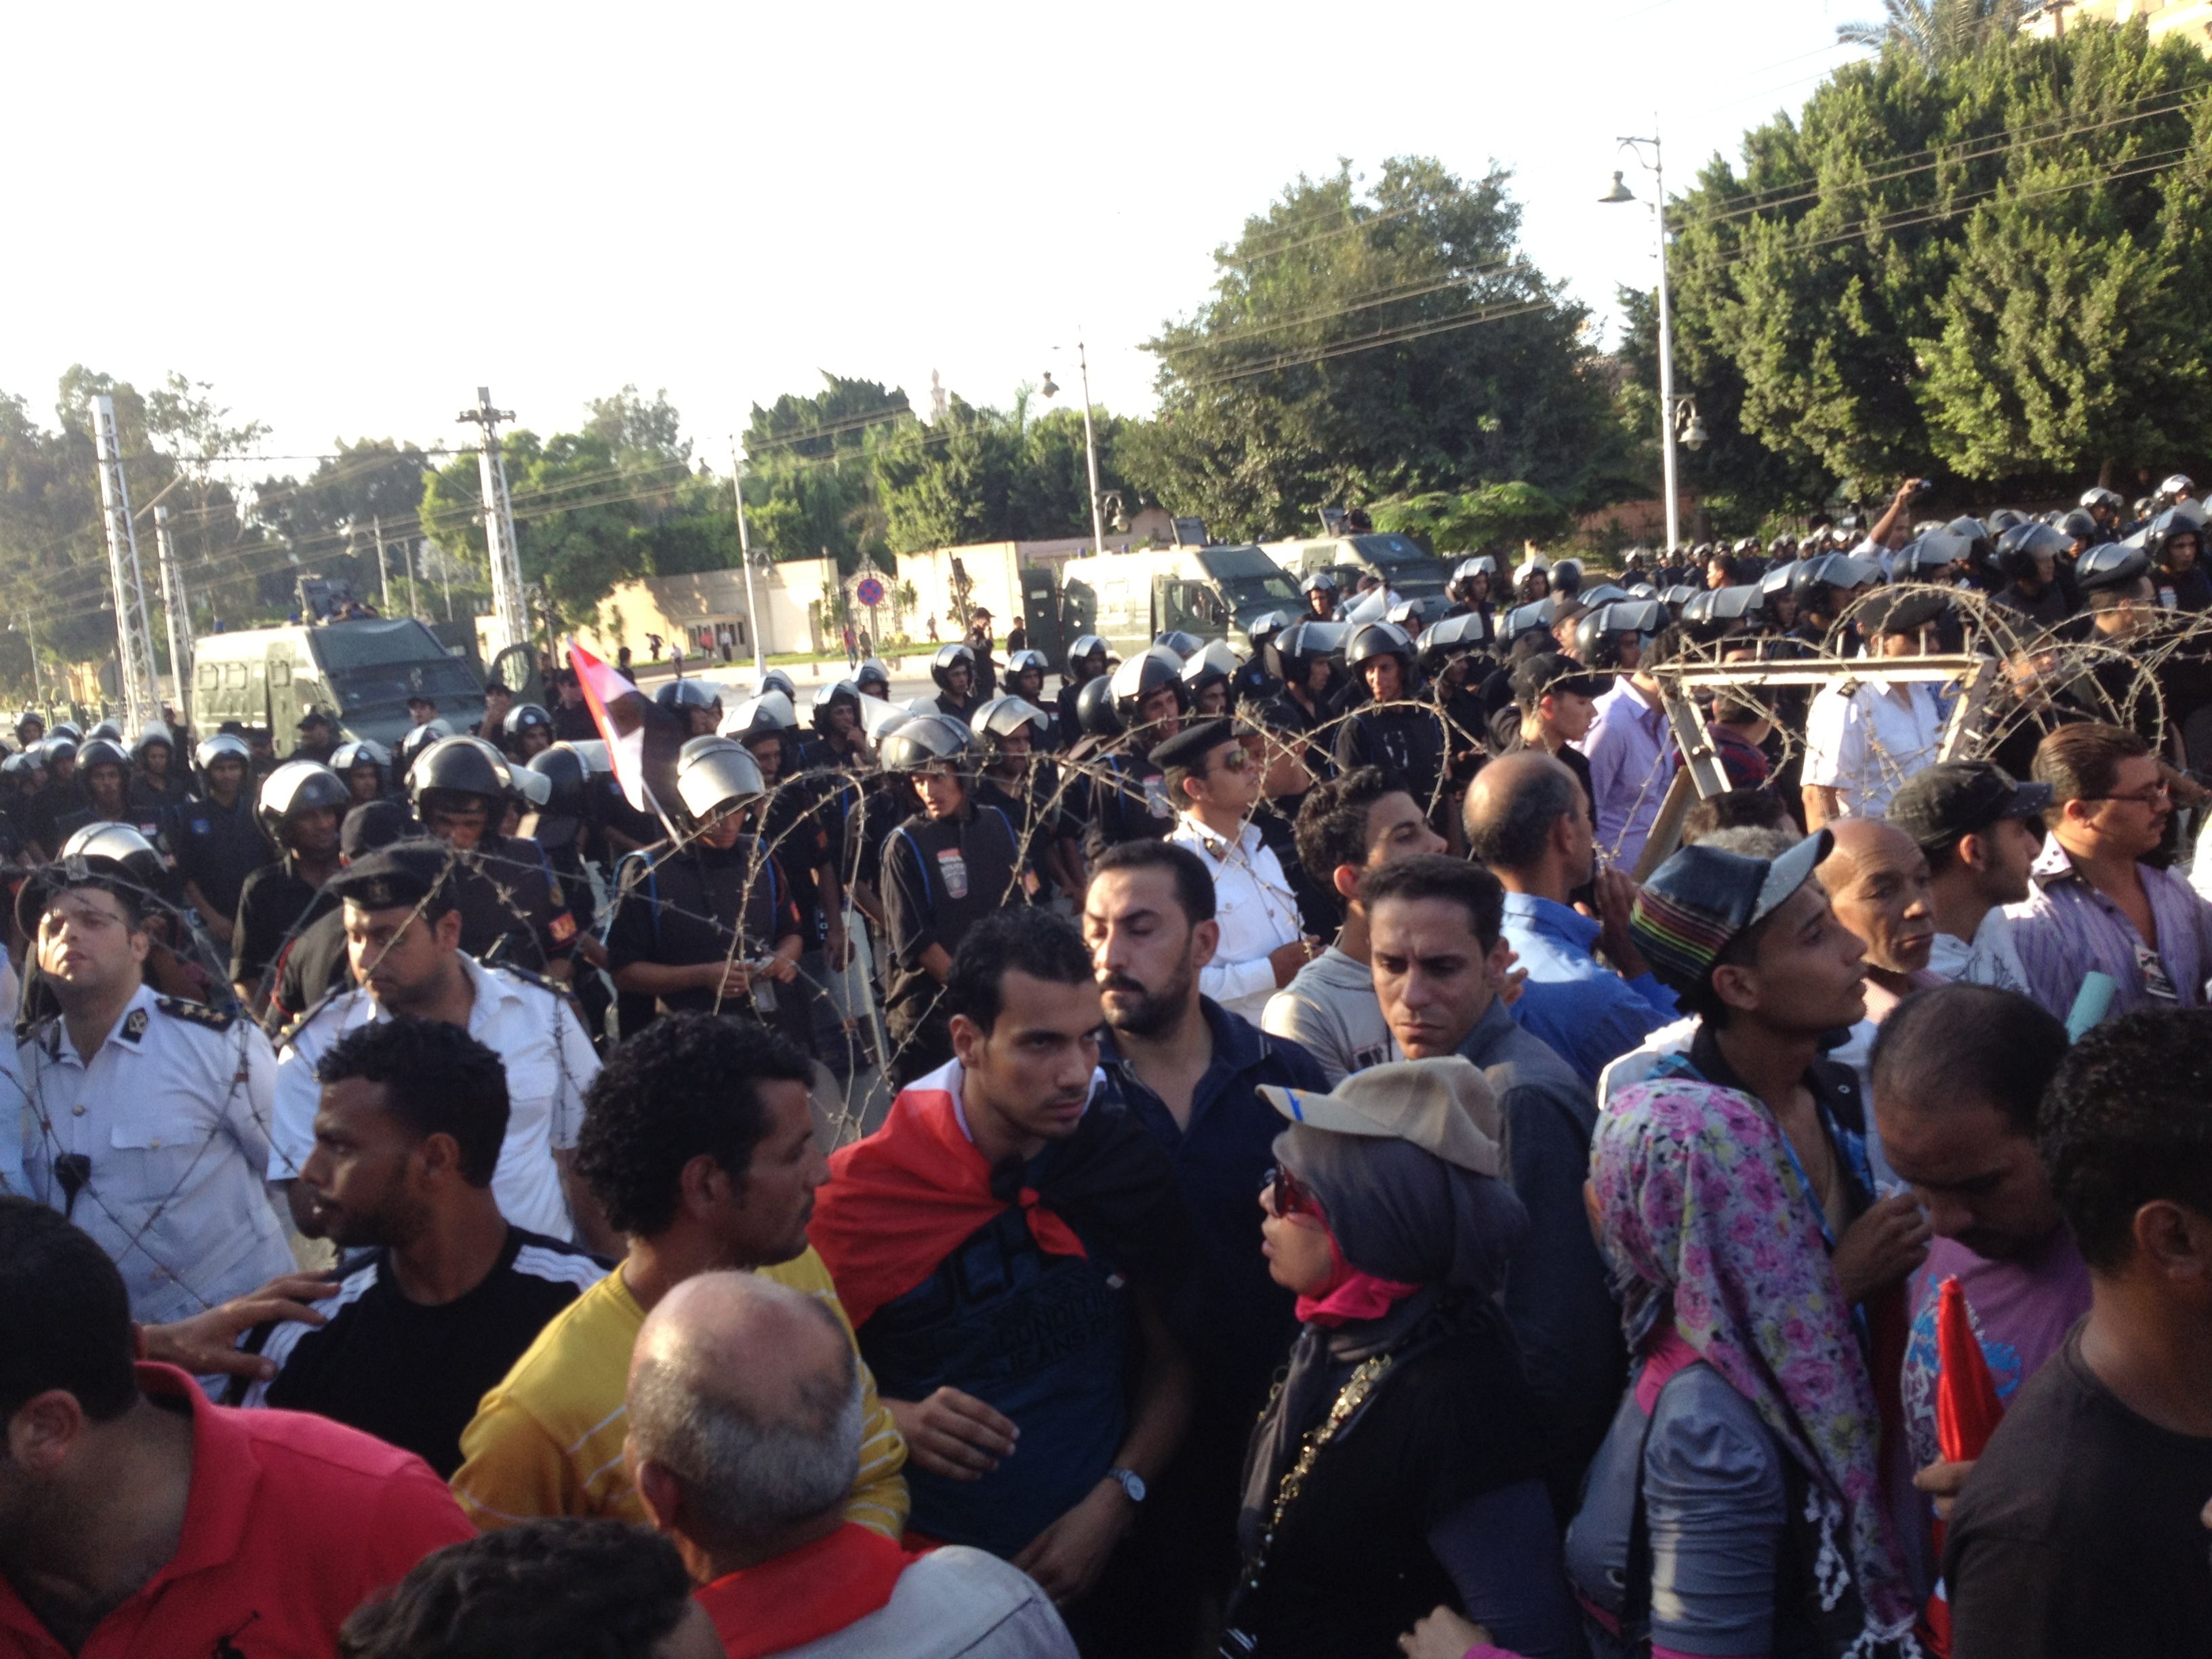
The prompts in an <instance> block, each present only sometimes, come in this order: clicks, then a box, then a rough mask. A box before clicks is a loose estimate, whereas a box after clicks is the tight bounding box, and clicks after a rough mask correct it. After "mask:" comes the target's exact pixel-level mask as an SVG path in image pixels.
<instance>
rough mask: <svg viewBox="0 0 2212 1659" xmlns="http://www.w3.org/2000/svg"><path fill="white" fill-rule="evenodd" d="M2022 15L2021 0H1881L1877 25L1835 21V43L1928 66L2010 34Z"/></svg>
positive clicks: (2024, 5) (2023, 2) (1966, 54)
mask: <svg viewBox="0 0 2212 1659" xmlns="http://www.w3.org/2000/svg"><path fill="white" fill-rule="evenodd" d="M2027 11H2028V7H2027V0H1882V13H1883V15H1882V17H1881V21H1877V22H1859V23H1839V24H1838V25H1837V26H1836V40H1837V42H1838V45H1841V46H1873V47H1875V48H1877V49H1879V50H1881V51H1884V52H1908V53H1910V54H1911V56H1912V57H1914V58H1917V59H1919V61H1920V62H1922V63H1923V64H1929V65H1930V66H1931V67H1932V66H1936V65H1940V64H1948V63H1952V62H1954V61H1955V60H1957V59H1959V58H1966V57H1971V56H1972V54H1973V53H1975V52H1979V51H1980V50H1981V49H1982V48H1983V47H1984V46H1989V45H1990V44H1991V43H1992V42H1994V41H1996V40H2002V38H2003V37H2004V36H2006V35H2008V34H2011V33H2015V32H2016V31H2017V30H2018V29H2019V27H2020V26H2021V22H2022V21H2023V20H2025V19H2026V17H2027Z"/></svg>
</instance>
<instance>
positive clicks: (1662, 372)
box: [1598, 115, 1689, 555]
mask: <svg viewBox="0 0 2212 1659" xmlns="http://www.w3.org/2000/svg"><path fill="white" fill-rule="evenodd" d="M1651 131H1652V133H1653V135H1654V136H1653V137H1650V138H1623V139H1622V140H1621V141H1620V147H1621V148H1622V149H1626V150H1627V151H1629V152H1630V153H1631V154H1632V155H1634V156H1635V157H1636V159H1637V161H1638V163H1639V164H1640V165H1642V166H1643V167H1644V170H1645V171H1646V172H1648V173H1650V175H1651V201H1650V208H1651V223H1652V227H1653V228H1654V229H1655V230H1656V232H1657V234H1658V241H1659V458H1660V465H1661V467H1662V470H1663V471H1664V472H1665V475H1666V489H1667V551H1668V554H1669V555H1672V554H1673V552H1674V549H1675V548H1676V547H1678V546H1679V545H1680V544H1681V540H1682V535H1681V528H1682V526H1681V511H1682V509H1681V498H1680V491H1679V490H1678V489H1676V487H1675V483H1674V425H1675V422H1676V421H1677V420H1678V419H1679V418H1680V415H1681V410H1682V405H1683V404H1686V403H1687V402H1688V401H1689V400H1688V399H1687V398H1681V399H1679V400H1678V399H1677V398H1675V396H1674V307H1672V305H1671V304H1670V303H1669V302H1668V295H1667V175H1666V171H1665V166H1664V159H1663V157H1662V155H1661V152H1660V147H1659V140H1658V137H1657V136H1656V135H1657V133H1658V131H1659V121H1658V117H1656V115H1655V116H1654V117H1653V118H1652V122H1651ZM1647 144H1648V145H1650V148H1651V159H1650V161H1644V146H1645V145H1647ZM1637 199H1638V197H1637V194H1636V192H1635V191H1632V190H1631V189H1629V187H1628V186H1627V185H1626V183H1624V182H1623V181H1622V179H1621V175H1620V173H1618V172H1616V173H1614V174H1613V188H1612V189H1611V190H1608V191H1606V193H1605V194H1604V195H1602V196H1601V197H1598V200H1599V201H1601V202H1606V203H1612V202H1633V201H1636V200H1637Z"/></svg>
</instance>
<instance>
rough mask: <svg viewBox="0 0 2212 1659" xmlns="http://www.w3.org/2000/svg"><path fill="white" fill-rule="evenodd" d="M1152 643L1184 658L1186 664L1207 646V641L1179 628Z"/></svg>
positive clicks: (1160, 636)
mask: <svg viewBox="0 0 2212 1659" xmlns="http://www.w3.org/2000/svg"><path fill="white" fill-rule="evenodd" d="M1152 643H1153V644H1154V645H1158V646H1164V647H1166V648H1167V649H1169V650H1170V651H1172V652H1174V653H1176V656H1178V657H1180V658H1182V659H1183V661H1185V662H1188V661H1189V660H1190V659H1192V658H1193V657H1194V656H1196V655H1197V654H1198V653H1199V652H1200V651H1201V650H1202V649H1204V648H1205V646H1206V641H1204V640H1201V639H1200V638H1199V637H1198V635H1195V634H1187V633H1185V632H1184V631H1183V630H1182V629H1179V628H1178V629H1170V631H1169V632H1167V633H1164V634H1162V635H1159V636H1158V637H1157V638H1156V639H1154V640H1153V641H1152Z"/></svg>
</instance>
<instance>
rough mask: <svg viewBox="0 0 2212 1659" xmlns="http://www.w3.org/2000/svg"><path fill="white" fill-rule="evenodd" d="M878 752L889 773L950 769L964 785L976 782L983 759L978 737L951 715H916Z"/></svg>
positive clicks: (882, 745)
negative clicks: (947, 767) (978, 765)
mask: <svg viewBox="0 0 2212 1659" xmlns="http://www.w3.org/2000/svg"><path fill="white" fill-rule="evenodd" d="M877 752H878V754H879V755H881V756H882V757H883V763H884V770H886V771H890V772H926V771H927V770H928V769H930V768H931V767H933V766H937V765H940V764H942V765H948V766H950V767H951V769H953V771H954V773H955V774H956V775H957V776H958V777H959V778H960V779H961V781H963V782H973V781H975V769H976V763H977V762H978V761H979V760H980V759H981V755H980V752H979V750H978V748H977V745H976V743H975V733H974V732H970V731H969V729H968V727H967V726H964V725H963V724H962V723H961V722H960V721H958V720H954V719H953V718H952V716H951V715H950V714H916V715H915V717H914V718H913V719H912V720H908V722H907V723H906V724H905V725H903V726H900V727H899V728H898V730H897V731H896V732H891V733H890V735H889V736H887V737H886V738H884V740H883V742H882V744H880V745H879V746H878V750H877Z"/></svg>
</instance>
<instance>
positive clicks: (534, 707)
mask: <svg viewBox="0 0 2212 1659" xmlns="http://www.w3.org/2000/svg"><path fill="white" fill-rule="evenodd" d="M500 731H501V735H502V736H503V737H504V738H505V740H506V748H507V753H508V754H509V755H510V756H512V757H513V758H514V759H515V760H517V761H519V762H521V763H523V764H525V765H527V764H528V763H529V762H530V759H531V757H532V756H535V755H542V754H544V752H545V751H546V750H548V749H550V748H551V747H552V746H553V714H552V711H551V710H550V709H548V708H546V707H545V706H544V704H542V703H535V702H519V703H517V704H515V705H514V707H513V708H510V709H508V710H507V718H506V719H505V720H502V721H501V722H500Z"/></svg>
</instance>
